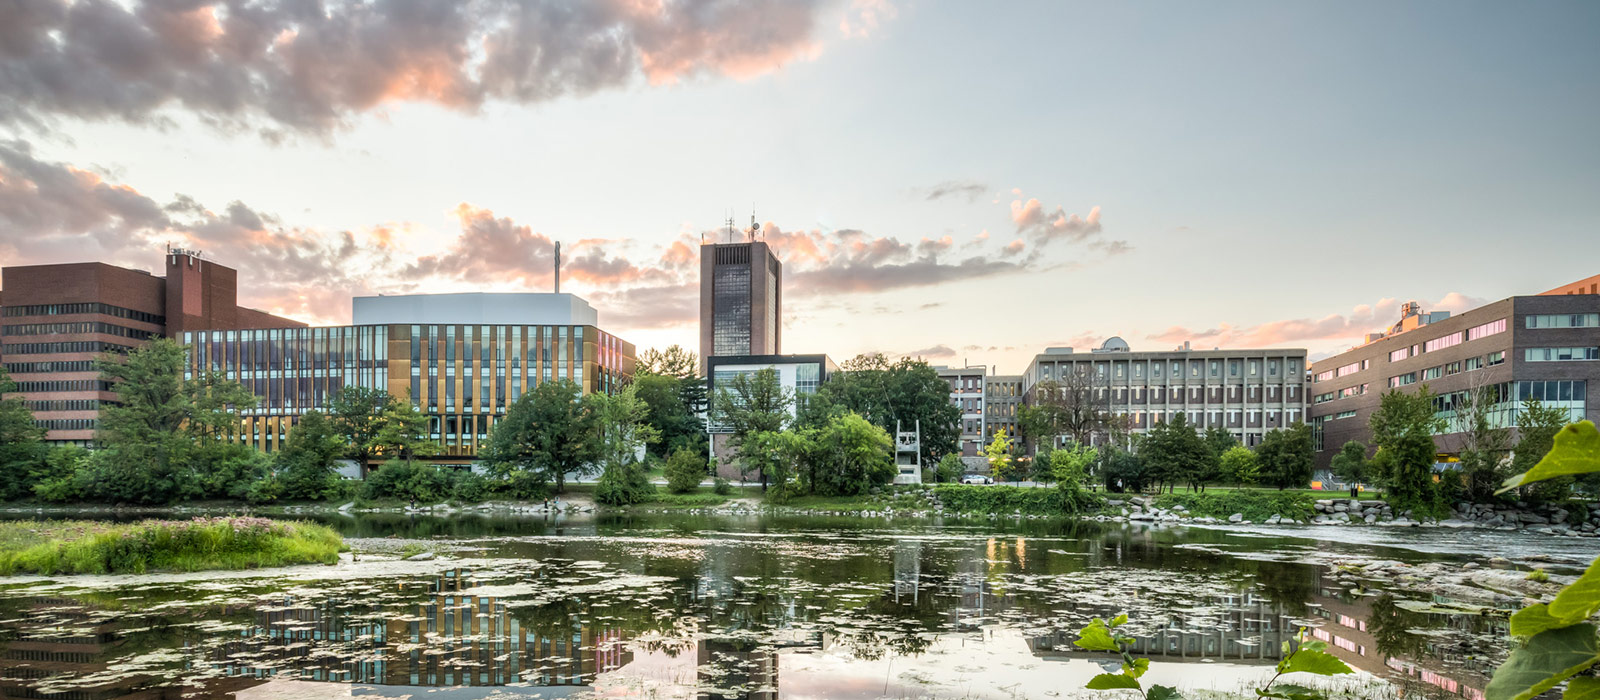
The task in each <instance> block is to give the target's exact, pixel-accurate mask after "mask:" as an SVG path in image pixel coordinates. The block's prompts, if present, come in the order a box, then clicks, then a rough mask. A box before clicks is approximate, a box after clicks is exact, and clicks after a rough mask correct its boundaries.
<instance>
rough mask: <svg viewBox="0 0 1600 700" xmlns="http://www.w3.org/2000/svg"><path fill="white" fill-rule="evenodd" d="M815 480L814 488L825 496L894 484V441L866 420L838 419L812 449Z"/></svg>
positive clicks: (854, 416) (852, 416)
mask: <svg viewBox="0 0 1600 700" xmlns="http://www.w3.org/2000/svg"><path fill="white" fill-rule="evenodd" d="M811 449H813V450H814V451H815V455H814V456H812V457H811V459H814V460H816V463H817V467H816V469H815V472H814V473H815V474H816V476H815V477H813V480H812V484H811V488H812V489H813V491H814V492H815V493H817V494H818V495H823V496H854V495H859V494H863V493H866V492H868V491H869V490H871V489H872V488H873V487H874V486H880V485H883V484H887V483H889V482H891V481H893V480H894V476H895V474H896V473H897V472H898V470H897V469H896V468H895V466H894V440H893V439H892V438H890V437H889V433H888V432H886V431H885V430H884V429H883V428H881V427H879V426H877V425H874V424H873V423H871V422H868V421H867V419H866V418H865V417H863V416H860V415H857V414H855V413H847V414H844V415H842V416H838V417H836V418H835V419H834V420H833V421H832V422H830V423H828V426H827V427H826V428H824V429H823V430H822V431H821V432H820V433H818V434H817V435H816V437H815V441H814V446H813V447H812V448H811Z"/></svg>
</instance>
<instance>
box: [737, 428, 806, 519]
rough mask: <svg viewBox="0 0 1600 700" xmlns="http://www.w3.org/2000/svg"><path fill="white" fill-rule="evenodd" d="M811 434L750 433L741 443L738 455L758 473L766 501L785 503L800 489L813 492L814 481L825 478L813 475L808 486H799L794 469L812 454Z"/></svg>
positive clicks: (797, 432)
mask: <svg viewBox="0 0 1600 700" xmlns="http://www.w3.org/2000/svg"><path fill="white" fill-rule="evenodd" d="M812 434H813V431H809V430H808V431H781V432H780V431H762V432H758V433H752V434H751V435H750V436H749V437H748V438H747V439H746V440H745V443H744V447H743V448H742V449H741V450H740V452H739V454H740V456H741V457H742V458H743V459H745V460H747V461H748V462H749V463H750V464H751V465H752V469H755V470H757V471H760V472H761V475H762V479H763V480H764V481H763V485H764V486H766V487H767V488H766V498H767V500H769V501H771V502H773V503H787V502H788V501H789V499H790V498H792V497H794V496H795V495H796V494H797V493H798V492H799V491H800V490H801V489H802V488H805V489H808V490H811V491H813V492H815V491H816V489H817V483H816V481H815V479H817V478H819V477H825V476H826V475H824V474H819V473H817V472H815V471H813V472H811V474H810V479H811V481H810V483H809V484H802V483H801V479H802V477H801V474H800V472H799V470H798V469H797V467H798V466H799V465H800V464H801V463H803V462H806V461H808V459H809V458H810V456H811V454H812V453H813V452H814V451H815V450H816V445H814V444H813V443H812V441H811V436H812Z"/></svg>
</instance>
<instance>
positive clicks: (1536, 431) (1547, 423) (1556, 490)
mask: <svg viewBox="0 0 1600 700" xmlns="http://www.w3.org/2000/svg"><path fill="white" fill-rule="evenodd" d="M1568 419H1569V416H1568V413H1567V411H1566V409H1562V408H1557V407H1555V406H1546V405H1544V402H1542V401H1539V400H1537V399H1526V400H1524V401H1523V402H1522V406H1521V410H1519V411H1518V412H1517V433H1518V439H1517V447H1516V450H1515V452H1514V453H1513V456H1512V458H1511V469H1510V471H1511V473H1512V474H1525V473H1527V471H1528V470H1529V469H1532V468H1533V465H1535V464H1538V463H1539V460H1541V459H1544V456H1545V455H1546V454H1548V453H1549V452H1550V448H1551V447H1552V446H1553V445H1554V444H1555V437H1556V433H1559V432H1561V428H1562V427H1564V426H1565V425H1566V424H1567V421H1568ZM1573 481H1574V478H1573V477H1571V476H1559V477H1555V478H1553V479H1547V480H1545V481H1542V482H1539V484H1538V485H1537V486H1534V487H1532V489H1531V492H1532V494H1533V496H1534V497H1536V498H1540V499H1558V498H1564V497H1566V496H1567V495H1568V494H1569V493H1570V491H1571V490H1572V484H1573Z"/></svg>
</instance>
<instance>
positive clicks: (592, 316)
mask: <svg viewBox="0 0 1600 700" xmlns="http://www.w3.org/2000/svg"><path fill="white" fill-rule="evenodd" d="M351 311H352V314H351V315H352V317H353V321H352V323H353V325H357V326H366V325H385V324H446V325H454V324H467V325H491V326H493V325H505V326H510V325H553V326H568V325H580V326H595V325H599V322H600V319H599V314H598V313H597V312H596V311H595V310H594V307H592V306H589V302H587V301H584V300H583V299H581V298H579V297H577V296H574V295H572V294H543V293H526V294H485V293H467V294H401V295H393V296H376V297H355V298H354V299H352V300H351Z"/></svg>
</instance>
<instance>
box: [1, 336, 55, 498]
mask: <svg viewBox="0 0 1600 700" xmlns="http://www.w3.org/2000/svg"><path fill="white" fill-rule="evenodd" d="M16 390H17V385H16V383H15V382H13V381H11V375H9V374H7V373H6V370H5V368H3V367H0V500H7V501H13V500H16V499H18V498H22V497H24V496H28V495H31V494H32V492H33V485H34V484H35V483H36V482H37V481H38V479H39V476H40V474H39V473H40V472H41V471H42V470H43V467H44V466H45V448H44V429H43V428H40V427H39V426H38V424H36V423H34V422H33V412H32V411H29V410H28V404H27V403H25V402H24V401H23V400H22V397H20V396H12V397H11V398H4V397H5V395H6V394H8V393H11V392H13V391H16Z"/></svg>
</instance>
